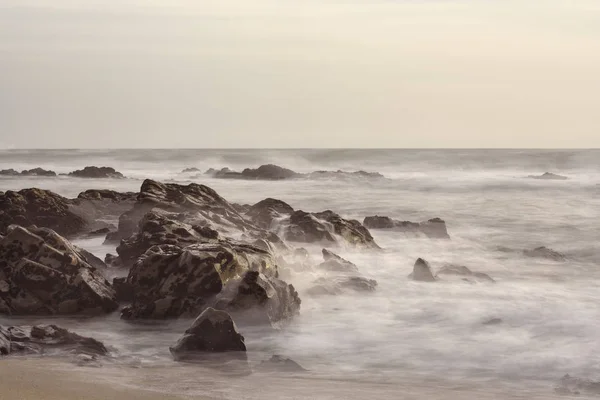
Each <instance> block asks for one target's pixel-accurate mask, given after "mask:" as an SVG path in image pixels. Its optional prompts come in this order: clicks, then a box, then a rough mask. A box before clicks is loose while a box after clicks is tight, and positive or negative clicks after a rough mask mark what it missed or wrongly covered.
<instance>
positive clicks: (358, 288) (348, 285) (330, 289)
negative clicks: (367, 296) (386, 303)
mask: <svg viewBox="0 0 600 400" xmlns="http://www.w3.org/2000/svg"><path fill="white" fill-rule="evenodd" d="M313 285H314V286H312V287H311V288H310V289H308V291H307V293H308V294H309V295H310V296H324V295H339V294H343V293H346V292H374V291H375V290H376V289H377V281H376V280H375V279H368V278H365V277H362V276H346V277H327V278H319V279H317V280H316V281H314V282H313Z"/></svg>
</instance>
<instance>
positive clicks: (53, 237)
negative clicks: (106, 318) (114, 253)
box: [0, 226, 117, 315]
mask: <svg viewBox="0 0 600 400" xmlns="http://www.w3.org/2000/svg"><path fill="white" fill-rule="evenodd" d="M86 253H87V252H84V251H83V250H81V249H78V248H77V247H75V246H73V245H72V244H71V243H70V242H68V241H67V240H66V239H64V238H63V237H61V236H60V235H58V234H57V233H56V232H54V231H52V230H50V229H47V228H29V229H25V228H23V227H20V226H11V227H10V228H9V229H8V233H7V235H6V236H5V237H4V238H3V239H2V240H1V241H0V260H2V263H0V300H1V301H0V302H1V303H2V304H3V305H2V306H1V307H0V308H3V310H2V312H3V313H6V314H12V315H54V314H60V315H65V314H102V313H108V312H112V311H114V310H115V309H116V308H117V303H116V301H115V293H114V292H113V290H112V288H111V287H110V284H109V283H108V282H107V281H106V279H104V278H103V277H102V275H101V274H100V272H99V271H98V269H97V268H96V267H94V266H93V265H92V264H95V263H96V262H100V263H102V262H101V261H100V260H97V259H96V258H94V260H88V258H87V257H90V256H91V255H90V254H89V253H87V254H88V256H86Z"/></svg>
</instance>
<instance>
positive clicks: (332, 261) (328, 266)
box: [317, 249, 358, 273]
mask: <svg viewBox="0 0 600 400" xmlns="http://www.w3.org/2000/svg"><path fill="white" fill-rule="evenodd" d="M322 252H323V259H324V260H325V261H324V262H322V263H321V264H319V265H318V266H317V269H318V270H322V271H337V272H349V273H354V272H358V267H357V266H356V265H354V264H353V263H351V262H350V261H348V260H345V259H343V258H342V257H340V256H338V255H337V254H335V253H333V252H331V251H329V250H327V249H323V250H322Z"/></svg>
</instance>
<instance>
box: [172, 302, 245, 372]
mask: <svg viewBox="0 0 600 400" xmlns="http://www.w3.org/2000/svg"><path fill="white" fill-rule="evenodd" d="M169 350H170V351H171V354H172V355H173V358H174V359H175V360H176V361H205V360H207V358H209V356H210V355H211V354H212V355H214V354H215V353H217V354H222V355H224V356H226V359H227V360H230V359H234V360H239V361H243V362H246V361H247V360H248V356H247V354H246V344H245V343H244V336H242V335H241V334H240V333H239V332H238V330H237V327H236V325H235V322H233V319H232V318H231V316H230V315H229V314H227V312H225V311H218V310H215V309H213V308H207V309H206V310H204V311H203V312H202V314H200V315H199V316H198V318H196V320H195V321H194V323H193V324H192V326H190V327H189V328H188V329H187V330H186V331H185V333H184V335H183V336H182V337H181V338H180V339H179V340H178V341H177V343H176V344H175V345H174V346H172V347H170V348H169ZM210 359H212V357H210Z"/></svg>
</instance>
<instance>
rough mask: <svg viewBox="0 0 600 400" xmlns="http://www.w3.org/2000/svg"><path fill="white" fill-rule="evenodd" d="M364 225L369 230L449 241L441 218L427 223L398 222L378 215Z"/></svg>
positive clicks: (368, 219)
mask: <svg viewBox="0 0 600 400" xmlns="http://www.w3.org/2000/svg"><path fill="white" fill-rule="evenodd" d="M363 225H364V226H365V227H367V228H369V229H393V230H395V231H398V232H404V233H406V234H408V235H411V236H416V237H419V236H424V237H428V238H430V239H449V238H450V235H448V230H447V228H446V222H445V221H444V220H442V219H440V218H432V219H430V220H428V221H425V222H410V221H397V220H393V219H391V218H389V217H380V216H378V215H375V216H372V217H366V218H365V220H364V221H363Z"/></svg>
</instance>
